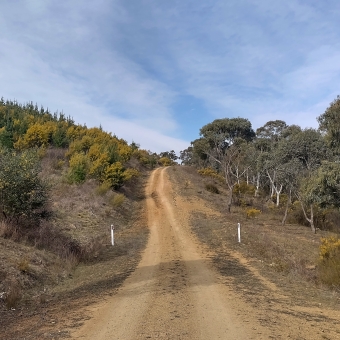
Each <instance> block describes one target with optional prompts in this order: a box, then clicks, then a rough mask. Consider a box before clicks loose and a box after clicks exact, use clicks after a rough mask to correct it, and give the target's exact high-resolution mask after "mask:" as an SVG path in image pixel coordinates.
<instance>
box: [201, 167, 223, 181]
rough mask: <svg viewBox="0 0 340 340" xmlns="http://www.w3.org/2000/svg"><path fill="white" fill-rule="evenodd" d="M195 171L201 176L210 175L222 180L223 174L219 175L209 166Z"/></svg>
mask: <svg viewBox="0 0 340 340" xmlns="http://www.w3.org/2000/svg"><path fill="white" fill-rule="evenodd" d="M197 172H198V173H199V174H200V175H202V176H206V177H211V178H214V179H217V180H219V181H221V182H224V178H223V176H221V175H220V174H219V173H218V172H217V171H216V170H214V169H212V168H210V167H208V168H203V169H200V170H197Z"/></svg>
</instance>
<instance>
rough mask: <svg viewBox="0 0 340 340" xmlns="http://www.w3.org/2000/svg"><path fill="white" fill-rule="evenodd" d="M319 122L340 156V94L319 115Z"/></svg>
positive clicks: (330, 144) (320, 127)
mask: <svg viewBox="0 0 340 340" xmlns="http://www.w3.org/2000/svg"><path fill="white" fill-rule="evenodd" d="M318 122H319V129H320V130H321V131H322V132H324V133H325V134H326V140H327V142H328V145H329V146H330V147H331V149H332V150H334V152H335V153H336V154H337V156H340V96H337V97H336V99H335V100H334V101H332V102H331V104H330V106H329V107H328V108H327V109H326V111H325V112H324V113H323V114H322V115H320V116H319V117H318Z"/></svg>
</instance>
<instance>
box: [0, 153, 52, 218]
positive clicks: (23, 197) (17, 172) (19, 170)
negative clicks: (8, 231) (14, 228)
mask: <svg viewBox="0 0 340 340" xmlns="http://www.w3.org/2000/svg"><path fill="white" fill-rule="evenodd" d="M39 172H40V163H39V160H38V157H37V153H36V152H35V151H34V150H26V151H24V152H22V153H17V152H16V151H13V150H12V151H9V150H2V151H1V150H0V212H1V215H3V216H4V217H5V219H9V220H11V219H15V220H18V219H19V218H20V217H25V218H41V217H42V216H43V212H44V211H45V210H44V209H45V205H46V204H47V201H48V185H47V183H46V182H44V181H43V180H42V179H41V178H40V177H39Z"/></svg>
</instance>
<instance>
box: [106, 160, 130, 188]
mask: <svg viewBox="0 0 340 340" xmlns="http://www.w3.org/2000/svg"><path fill="white" fill-rule="evenodd" d="M124 170H125V169H124V167H123V165H122V164H121V163H120V162H116V163H113V164H111V165H110V166H109V167H107V168H106V169H105V174H104V178H105V181H106V182H107V183H110V185H111V187H112V188H113V189H118V188H120V187H121V186H122V185H123V182H124V179H125V178H124Z"/></svg>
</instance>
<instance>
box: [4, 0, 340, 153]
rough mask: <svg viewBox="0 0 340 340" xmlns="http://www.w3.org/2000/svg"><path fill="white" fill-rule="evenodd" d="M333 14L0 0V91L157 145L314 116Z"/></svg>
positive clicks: (195, 4) (339, 47) (335, 86)
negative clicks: (242, 125) (237, 123)
mask: <svg viewBox="0 0 340 340" xmlns="http://www.w3.org/2000/svg"><path fill="white" fill-rule="evenodd" d="M339 18H340V2H339V1H338V0H327V1H318V0H303V1H302V0H287V1H279V0H257V1H254V0H205V1H202V0H172V1H168V0H153V1H151V0H96V1H84V0H72V1H61V0H25V1H23V0H16V1H13V0H1V2H0V46H1V47H0V97H3V98H4V99H5V100H7V99H8V100H16V101H18V102H19V103H21V104H25V103H28V102H33V103H34V104H35V103H36V104H38V106H39V107H40V106H41V105H42V106H43V107H44V108H48V109H49V110H50V111H51V112H56V111H58V112H63V113H64V114H65V115H67V116H71V117H72V118H73V119H74V121H75V122H76V123H79V124H86V125H87V126H88V127H93V126H97V127H98V126H99V125H101V126H102V127H103V129H104V130H105V131H108V132H112V133H113V134H116V135H117V136H118V137H120V138H124V139H125V140H127V141H128V142H129V143H131V142H132V141H134V142H136V143H138V144H140V146H141V148H144V149H148V150H151V151H153V152H158V153H159V152H161V151H169V150H175V151H176V152H177V153H179V151H180V150H184V149H186V148H187V147H188V146H190V142H191V141H193V140H195V139H196V138H199V130H200V128H201V127H202V126H204V125H205V124H207V123H210V122H212V121H213V120H215V119H217V118H236V117H242V118H247V119H249V120H250V122H251V123H252V126H253V128H254V129H256V128H258V127H260V126H263V125H264V124H265V123H266V122H268V121H270V120H276V119H280V120H284V121H285V122H286V123H287V124H297V125H300V126H301V127H304V128H307V127H313V128H317V127H318V123H317V119H316V118H317V117H318V116H320V115H321V114H322V113H323V112H324V111H325V110H326V109H327V107H328V106H329V104H330V103H331V102H332V101H333V100H334V99H335V98H336V97H337V95H339V94H340V39H339V37H340V23H339Z"/></svg>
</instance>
